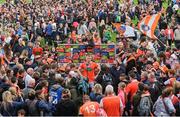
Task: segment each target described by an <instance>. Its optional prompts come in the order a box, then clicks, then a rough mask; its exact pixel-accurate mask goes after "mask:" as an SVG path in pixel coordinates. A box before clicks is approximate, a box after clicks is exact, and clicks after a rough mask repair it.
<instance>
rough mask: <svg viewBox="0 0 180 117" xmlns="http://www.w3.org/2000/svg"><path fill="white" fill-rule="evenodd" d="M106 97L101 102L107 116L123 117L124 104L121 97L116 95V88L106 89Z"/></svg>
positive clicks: (109, 87) (107, 87) (110, 86)
mask: <svg viewBox="0 0 180 117" xmlns="http://www.w3.org/2000/svg"><path fill="white" fill-rule="evenodd" d="M105 93H106V97H104V98H103V99H102V100H101V102H100V107H102V108H103V109H104V110H105V111H106V113H107V116H122V114H123V108H124V107H123V103H122V101H121V99H120V97H119V96H116V95H114V88H113V86H112V85H107V86H106V89H105Z"/></svg>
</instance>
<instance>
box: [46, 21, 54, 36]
mask: <svg viewBox="0 0 180 117" xmlns="http://www.w3.org/2000/svg"><path fill="white" fill-rule="evenodd" d="M52 30H53V29H52V25H51V24H48V25H47V27H46V30H45V32H46V34H47V35H49V36H51V34H52Z"/></svg>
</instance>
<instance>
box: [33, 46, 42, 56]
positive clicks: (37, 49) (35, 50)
mask: <svg viewBox="0 0 180 117" xmlns="http://www.w3.org/2000/svg"><path fill="white" fill-rule="evenodd" d="M32 53H33V54H34V55H42V54H43V49H42V48H41V47H35V48H33V52H32Z"/></svg>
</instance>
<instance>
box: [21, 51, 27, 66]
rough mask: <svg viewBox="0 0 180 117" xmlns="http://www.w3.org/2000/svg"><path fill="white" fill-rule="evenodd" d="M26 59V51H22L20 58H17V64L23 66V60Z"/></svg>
mask: <svg viewBox="0 0 180 117" xmlns="http://www.w3.org/2000/svg"><path fill="white" fill-rule="evenodd" d="M27 58H28V50H26V49H25V50H23V51H22V53H21V55H20V57H19V63H21V64H24V60H25V59H27Z"/></svg>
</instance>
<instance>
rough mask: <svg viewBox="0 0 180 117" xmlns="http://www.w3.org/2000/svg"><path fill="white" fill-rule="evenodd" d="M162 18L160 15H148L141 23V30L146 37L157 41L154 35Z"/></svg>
mask: <svg viewBox="0 0 180 117" xmlns="http://www.w3.org/2000/svg"><path fill="white" fill-rule="evenodd" d="M160 16H161V14H160V13H158V14H154V15H147V16H146V17H144V18H143V19H142V20H141V21H140V22H139V24H138V28H139V30H140V31H141V32H142V33H143V34H145V35H146V36H148V37H150V38H152V39H157V37H156V36H155V35H154V31H155V29H156V26H157V24H158V21H159V19H160Z"/></svg>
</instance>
